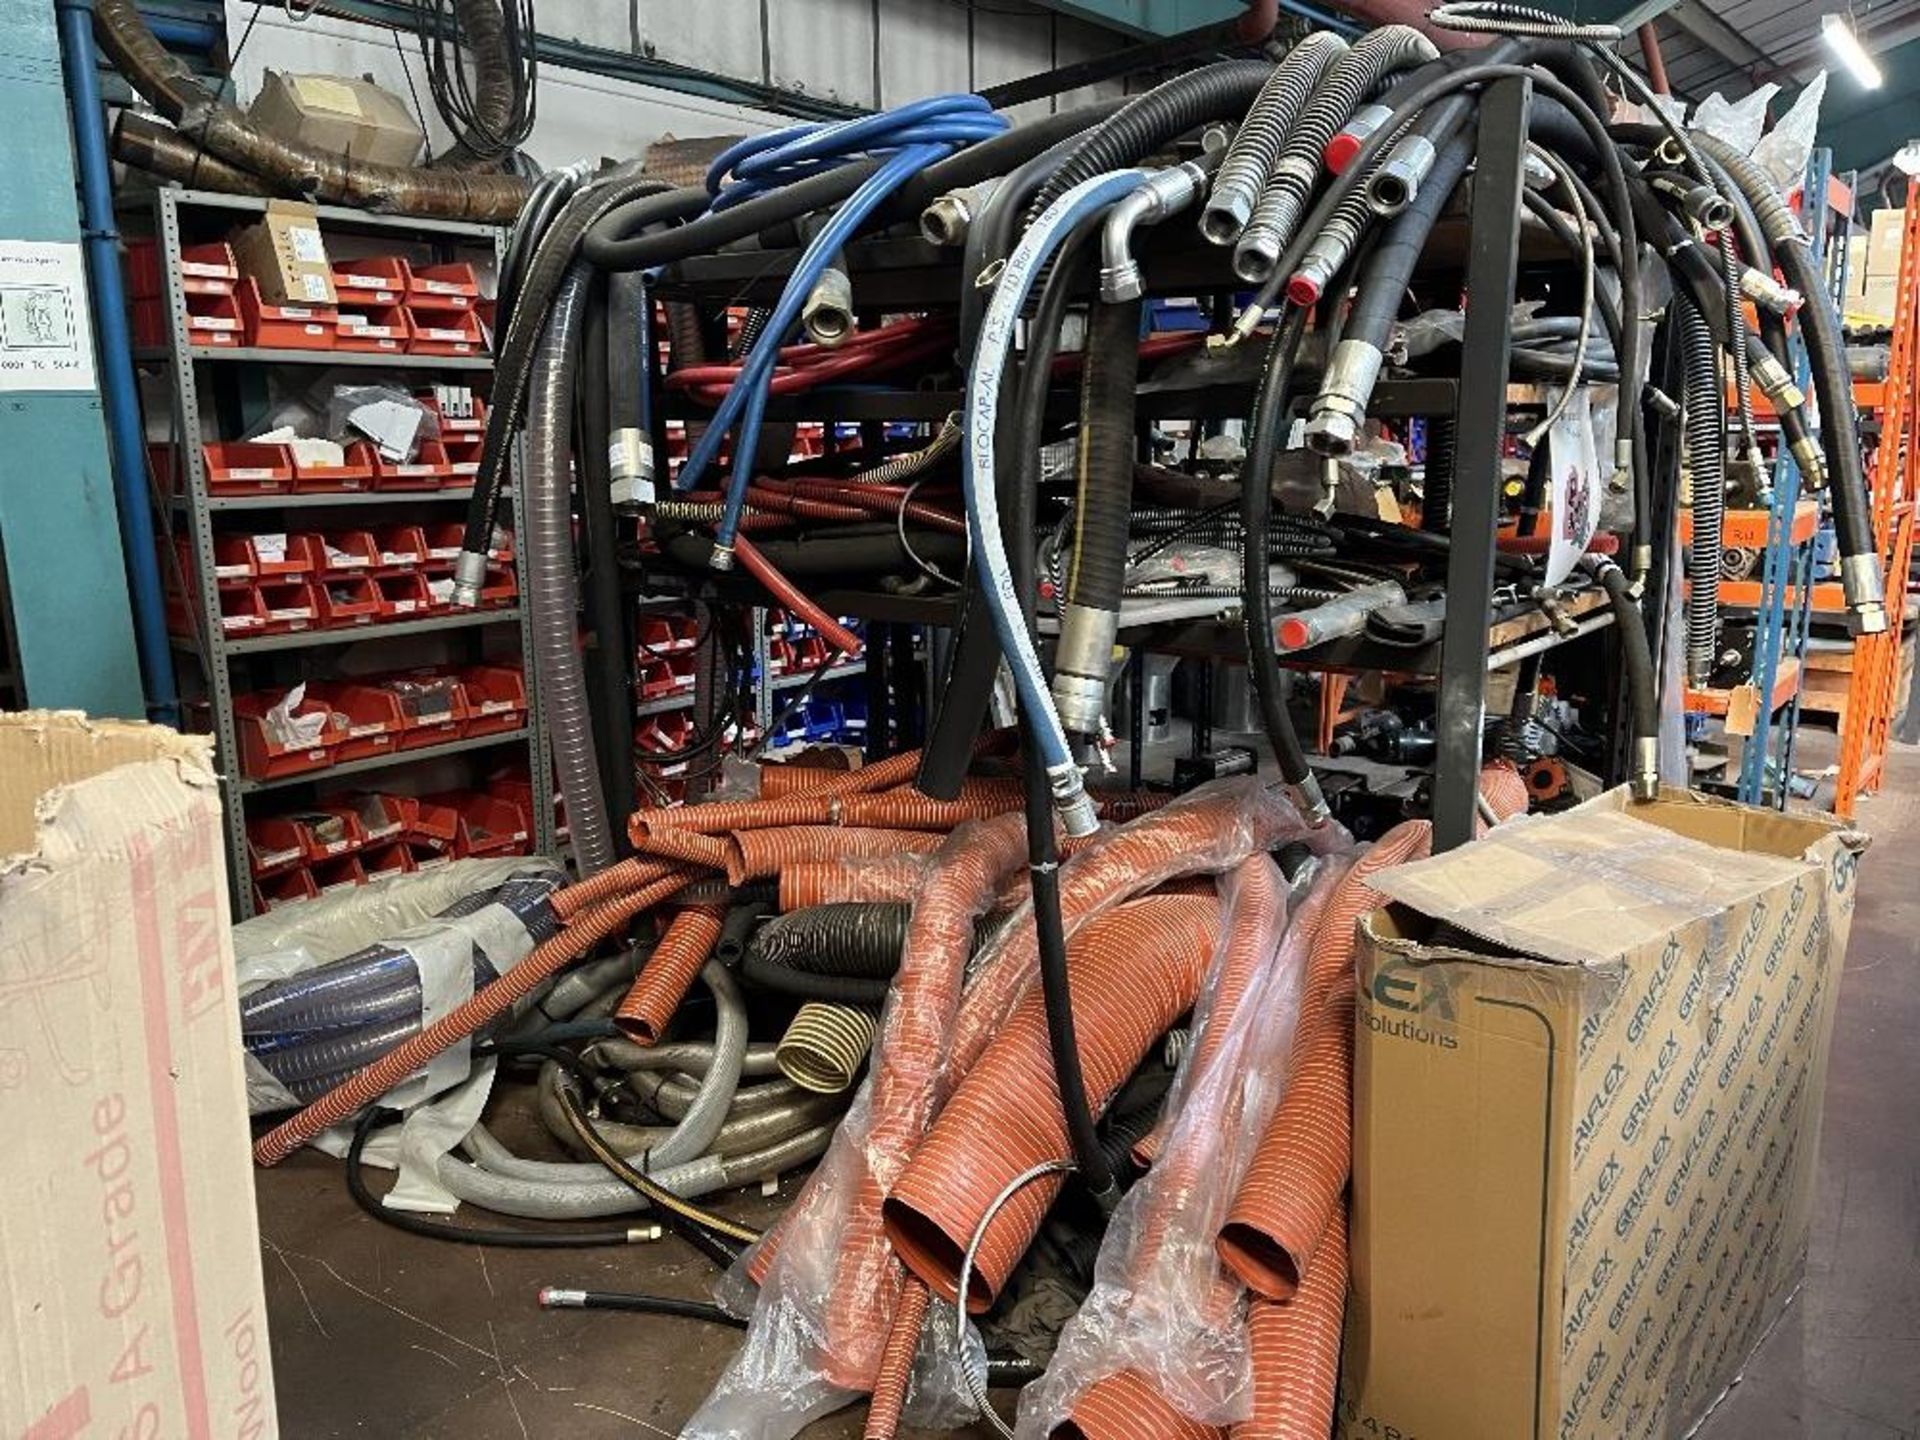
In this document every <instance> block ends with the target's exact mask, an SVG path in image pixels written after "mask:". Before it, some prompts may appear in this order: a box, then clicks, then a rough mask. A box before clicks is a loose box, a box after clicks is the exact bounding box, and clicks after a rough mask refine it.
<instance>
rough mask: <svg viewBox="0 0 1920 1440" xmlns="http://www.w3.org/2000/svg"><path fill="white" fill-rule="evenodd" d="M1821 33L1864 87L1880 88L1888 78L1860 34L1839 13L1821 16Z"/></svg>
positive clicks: (1841, 61) (1829, 46)
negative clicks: (1861, 40)
mask: <svg viewBox="0 0 1920 1440" xmlns="http://www.w3.org/2000/svg"><path fill="white" fill-rule="evenodd" d="M1820 33H1821V35H1822V36H1824V37H1825V38H1826V42H1827V46H1828V48H1829V49H1831V50H1832V51H1833V53H1834V54H1835V55H1838V56H1839V57H1840V63H1841V64H1843V65H1845V66H1846V67H1847V69H1848V71H1850V72H1851V73H1852V75H1853V78H1854V79H1856V80H1858V81H1859V82H1860V85H1861V87H1862V88H1863V89H1867V90H1878V89H1879V88H1880V85H1881V82H1882V81H1883V80H1884V79H1885V78H1886V77H1884V76H1883V75H1881V73H1880V67H1879V66H1878V65H1876V64H1874V63H1873V57H1872V56H1871V55H1869V54H1867V48H1866V46H1864V45H1862V44H1861V43H1860V36H1859V35H1858V34H1857V33H1855V31H1854V28H1853V26H1851V25H1849V24H1848V23H1847V22H1846V21H1845V20H1844V19H1842V18H1841V17H1840V16H1838V15H1834V14H1827V15H1822V16H1821V17H1820Z"/></svg>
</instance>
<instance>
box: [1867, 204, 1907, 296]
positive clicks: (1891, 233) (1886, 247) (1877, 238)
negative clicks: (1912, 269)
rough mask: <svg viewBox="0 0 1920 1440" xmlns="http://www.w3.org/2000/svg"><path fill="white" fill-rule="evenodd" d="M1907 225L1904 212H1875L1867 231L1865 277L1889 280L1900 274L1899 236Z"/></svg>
mask: <svg viewBox="0 0 1920 1440" xmlns="http://www.w3.org/2000/svg"><path fill="white" fill-rule="evenodd" d="M1906 224H1907V212H1906V211H1905V210H1876V211H1874V212H1873V220H1872V222H1871V223H1870V224H1869V226H1868V230H1867V276H1868V278H1869V279H1872V280H1891V279H1893V278H1894V277H1895V276H1897V275H1899V273H1900V236H1901V233H1902V232H1903V231H1904V230H1905V228H1906Z"/></svg>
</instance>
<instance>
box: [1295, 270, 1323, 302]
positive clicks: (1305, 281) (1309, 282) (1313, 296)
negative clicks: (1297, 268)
mask: <svg viewBox="0 0 1920 1440" xmlns="http://www.w3.org/2000/svg"><path fill="white" fill-rule="evenodd" d="M1287 299H1289V300H1291V301H1292V302H1293V303H1294V304H1296V305H1317V304H1319V303H1320V282H1319V281H1318V280H1315V279H1314V278H1313V277H1312V276H1311V275H1307V274H1297V275H1295V276H1293V277H1292V278H1291V279H1290V280H1288V281H1287Z"/></svg>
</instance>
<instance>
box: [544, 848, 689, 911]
mask: <svg viewBox="0 0 1920 1440" xmlns="http://www.w3.org/2000/svg"><path fill="white" fill-rule="evenodd" d="M675 868H676V867H674V866H672V865H667V864H663V863H662V862H660V861H658V860H622V861H621V862H620V863H619V864H618V865H609V866H608V867H607V868H606V869H605V870H602V871H601V872H600V873H599V874H598V875H594V876H591V877H590V878H588V879H585V880H582V881H581V882H580V883H579V884H577V885H569V886H568V887H567V888H566V889H564V890H557V891H555V892H554V896H553V913H554V914H555V915H557V916H559V917H560V918H561V919H562V920H566V919H569V918H571V917H572V916H574V915H577V914H578V913H579V912H580V911H582V910H586V909H590V908H591V907H593V906H595V905H598V904H600V903H601V902H602V901H603V900H611V899H612V898H613V897H614V896H616V895H625V894H627V893H628V892H630V891H633V890H638V889H640V888H641V887H642V886H646V885H651V884H652V883H653V882H654V881H656V880H661V879H665V878H666V877H667V876H668V875H670V874H672V873H673V872H674V870H675Z"/></svg>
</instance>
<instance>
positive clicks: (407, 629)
mask: <svg viewBox="0 0 1920 1440" xmlns="http://www.w3.org/2000/svg"><path fill="white" fill-rule="evenodd" d="M519 619H520V607H519V606H518V605H508V606H506V607H504V608H503V609H499V610H470V611H465V612H462V613H459V614H454V615H431V616H428V617H427V618H426V619H425V620H401V621H397V622H396V621H389V622H387V623H386V624H384V625H383V624H380V623H378V622H376V623H374V624H372V625H347V626H342V627H341V628H339V629H333V630H293V631H289V632H288V633H287V634H284V635H257V636H255V637H254V638H252V639H250V640H228V641H226V642H225V643H224V644H223V645H222V646H221V647H220V648H221V650H222V652H223V653H225V654H228V655H262V654H266V653H269V652H271V651H275V650H310V649H313V648H314V647H316V646H321V645H357V644H359V643H360V642H361V641H363V640H392V639H396V638H397V637H399V636H402V635H432V634H435V633H437V632H439V631H442V630H471V629H473V628H474V627H475V626H476V625H504V624H506V623H508V622H509V621H515V622H517V621H518V620H519ZM171 638H172V641H173V648H174V649H176V650H185V651H188V652H193V651H196V650H197V649H198V648H199V647H198V646H197V645H195V644H194V642H193V641H192V640H189V639H185V638H183V637H181V636H178V635H175V636H173V637H171Z"/></svg>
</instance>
